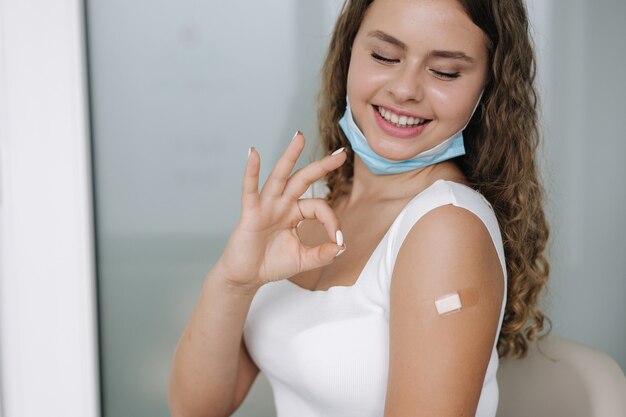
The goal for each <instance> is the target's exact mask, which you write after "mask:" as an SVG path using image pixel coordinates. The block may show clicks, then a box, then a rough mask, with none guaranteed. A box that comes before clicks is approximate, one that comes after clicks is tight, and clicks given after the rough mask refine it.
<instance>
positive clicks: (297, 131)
mask: <svg viewBox="0 0 626 417" xmlns="http://www.w3.org/2000/svg"><path fill="white" fill-rule="evenodd" d="M301 134H302V132H300V131H299V130H296V133H294V134H293V137H292V138H291V140H294V139H295V138H296V137H297V136H298V135H301Z"/></svg>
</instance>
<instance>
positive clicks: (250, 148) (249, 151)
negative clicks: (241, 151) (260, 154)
mask: <svg viewBox="0 0 626 417" xmlns="http://www.w3.org/2000/svg"><path fill="white" fill-rule="evenodd" d="M251 152H252V146H250V147H249V148H248V158H250V153H251Z"/></svg>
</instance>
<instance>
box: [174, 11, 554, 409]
mask: <svg viewBox="0 0 626 417" xmlns="http://www.w3.org/2000/svg"><path fill="white" fill-rule="evenodd" d="M511 62H515V65H514V66H513V65H511ZM533 80H534V59H533V54H532V47H531V42H530V36H529V33H528V22H527V16H526V10H525V6H524V3H523V1H522V0H509V1H506V2H502V1H497V0H483V1H480V2H471V3H466V2H462V1H457V0H444V1H441V0H438V1H434V0H375V1H366V0H348V1H346V3H345V5H344V8H343V10H342V12H341V14H340V16H339V18H338V20H337V23H336V26H335V31H334V33H333V37H332V40H331V43H330V48H329V52H328V55H327V58H326V61H325V65H324V68H323V83H322V89H321V95H320V103H319V104H320V106H319V123H320V132H321V142H322V144H323V146H324V149H325V151H326V154H327V156H325V157H324V158H322V159H321V160H319V161H315V162H313V163H311V164H309V165H307V166H305V167H303V168H302V169H300V170H298V171H296V172H295V173H293V174H291V172H292V169H293V168H294V165H295V163H296V160H297V159H298V157H299V155H300V154H301V152H302V149H303V147H304V136H303V134H301V133H300V132H297V133H296V134H295V136H294V137H293V139H292V140H291V142H290V144H289V145H288V146H287V149H286V150H285V151H284V153H283V155H282V157H281V158H280V159H279V160H278V162H277V163H276V165H275V166H274V168H273V170H272V172H271V173H270V175H269V178H268V179H267V181H266V182H265V184H264V185H263V188H262V190H261V191H260V192H259V189H258V186H259V168H260V155H259V152H258V151H257V150H256V149H255V148H250V151H249V154H248V161H247V166H246V170H245V174H244V180H243V192H242V211H241V217H240V220H239V223H238V224H237V226H236V227H235V229H234V231H233V232H232V234H231V236H230V238H229V241H228V244H227V245H226V248H225V250H224V252H223V253H222V256H221V257H220V259H219V260H218V261H217V263H216V264H215V266H214V268H213V269H211V271H209V273H208V275H207V277H206V280H205V285H204V287H203V290H202V293H201V295H200V300H199V302H198V304H197V305H196V309H195V311H194V314H193V316H192V317H191V319H190V320H189V322H188V325H187V327H186V329H185V331H184V333H183V335H182V337H181V338H180V342H179V345H178V348H177V351H176V353H175V356H174V363H173V367H172V373H171V377H170V406H171V408H172V412H173V414H174V415H175V416H177V417H178V416H181V417H183V416H196V415H198V416H199V415H210V416H227V415H230V414H231V413H232V412H233V411H234V410H236V409H237V407H238V406H239V404H240V403H241V402H242V400H243V399H244V398H245V396H246V393H247V392H248V390H249V388H250V385H251V384H252V382H253V381H254V379H255V378H256V375H257V374H258V372H259V371H260V370H261V371H263V373H264V374H265V375H266V376H267V378H268V380H269V381H270V383H271V385H272V388H273V392H274V399H275V404H276V410H277V414H278V416H279V417H283V416H293V415H298V416H306V417H314V416H327V417H334V416H337V417H339V416H352V415H354V416H357V415H358V416H367V417H377V416H383V415H384V416H386V417H395V416H406V415H424V416H431V415H437V416H458V415H464V416H479V417H494V416H495V413H496V409H497V404H498V384H497V380H496V370H497V368H498V358H499V354H500V356H505V355H507V354H516V355H523V354H524V353H525V351H526V349H527V343H528V341H530V340H533V339H534V338H536V333H537V332H539V331H541V330H543V327H544V319H545V317H544V315H543V313H542V312H541V311H540V310H539V309H538V307H537V300H536V297H537V295H538V294H539V293H540V292H541V290H542V288H543V287H544V285H545V282H546V279H547V269H548V264H547V261H546V259H545V258H544V255H543V250H544V248H545V244H546V240H547V234H548V232H547V225H546V222H545V219H544V215H543V209H542V188H541V186H540V184H539V182H538V180H537V172H536V168H535V162H534V161H535V154H534V152H535V149H536V146H537V143H538V134H537V112H536V100H535V98H536V96H535V90H534V87H533ZM529 242H531V243H529Z"/></svg>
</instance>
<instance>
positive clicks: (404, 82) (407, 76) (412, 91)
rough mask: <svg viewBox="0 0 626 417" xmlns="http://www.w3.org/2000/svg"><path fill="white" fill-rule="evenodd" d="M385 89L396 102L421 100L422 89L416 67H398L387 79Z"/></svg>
mask: <svg viewBox="0 0 626 417" xmlns="http://www.w3.org/2000/svg"><path fill="white" fill-rule="evenodd" d="M387 91H388V92H389V94H390V95H391V96H392V97H393V98H394V100H395V101H396V102H398V103H403V102H406V101H421V100H422V99H423V98H424V89H423V85H422V80H421V79H420V76H419V71H418V70H417V68H415V67H413V66H410V65H405V66H402V67H399V68H398V69H397V72H396V73H395V74H394V76H393V78H391V80H389V83H388V84H387Z"/></svg>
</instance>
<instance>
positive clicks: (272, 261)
mask: <svg viewBox="0 0 626 417" xmlns="http://www.w3.org/2000/svg"><path fill="white" fill-rule="evenodd" d="M303 148H304V136H303V135H302V133H301V132H297V133H296V135H295V136H294V138H293V140H292V141H291V143H289V145H288V146H287V149H286V150H285V152H284V153H283V155H282V156H281V157H280V159H279V160H278V162H277V163H276V165H275V166H274V168H273V170H272V172H271V174H270V176H269V177H268V179H267V181H266V183H265V185H264V186H263V189H262V190H261V192H260V193H259V191H258V187H259V170H260V167H261V159H260V156H259V154H258V153H257V151H256V149H254V148H250V153H249V156H248V161H247V164H246V169H245V173H244V178H243V190H242V197H241V217H240V220H239V223H238V224H237V226H236V227H235V230H234V231H233V233H232V234H231V236H230V238H229V240H228V243H227V245H226V248H225V250H224V253H223V254H222V257H221V258H220V260H219V261H218V264H219V265H220V267H221V270H222V272H223V273H224V274H225V276H226V278H227V279H228V281H229V283H231V284H234V285H236V286H241V287H246V288H257V287H260V286H262V285H264V284H266V283H268V282H271V281H277V280H281V279H286V278H289V277H291V276H293V275H295V274H297V273H300V272H304V271H308V270H311V269H315V268H319V267H322V266H324V265H328V264H330V263H331V262H332V261H333V260H334V259H335V256H336V255H337V254H338V253H339V252H340V251H342V250H343V249H345V246H344V245H343V242H338V243H339V245H338V244H337V241H336V239H337V237H339V239H340V240H343V237H341V236H338V235H341V232H340V233H337V231H338V230H340V225H339V220H338V219H337V216H336V215H335V212H334V211H333V209H332V208H331V207H330V206H329V205H328V203H327V202H326V201H325V200H322V199H314V198H311V199H302V200H300V199H299V198H300V196H301V195H302V194H303V193H304V192H305V191H306V190H307V189H308V187H309V186H310V185H311V184H312V183H314V182H315V181H317V180H319V179H320V178H322V177H324V176H325V175H326V174H327V173H329V172H331V171H332V170H334V169H337V168H338V167H340V166H341V165H342V164H343V163H344V162H345V160H346V152H345V150H344V151H336V152H333V154H332V155H329V156H326V157H325V158H322V159H321V160H319V161H315V162H313V163H311V164H309V165H307V166H306V167H304V168H302V169H300V170H298V171H296V172H295V173H294V174H293V175H290V174H291V171H292V169H293V167H294V166H295V164H296V161H297V160H298V157H299V156H300V153H301V152H302V149H303ZM304 219H316V220H319V221H320V222H322V224H323V225H324V227H325V229H326V232H327V233H328V237H329V238H330V240H331V242H328V243H324V244H322V245H319V246H316V247H313V248H309V247H306V246H304V245H303V244H302V242H301V241H300V239H299V237H298V234H297V233H296V227H297V225H298V223H299V222H300V221H302V220H304Z"/></svg>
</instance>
